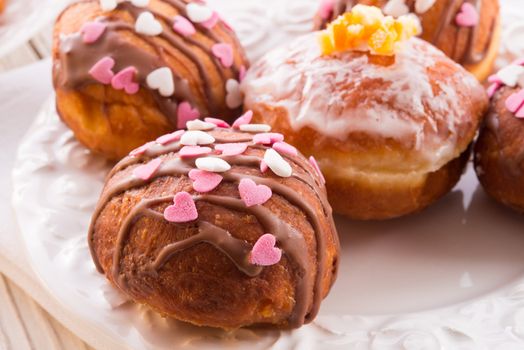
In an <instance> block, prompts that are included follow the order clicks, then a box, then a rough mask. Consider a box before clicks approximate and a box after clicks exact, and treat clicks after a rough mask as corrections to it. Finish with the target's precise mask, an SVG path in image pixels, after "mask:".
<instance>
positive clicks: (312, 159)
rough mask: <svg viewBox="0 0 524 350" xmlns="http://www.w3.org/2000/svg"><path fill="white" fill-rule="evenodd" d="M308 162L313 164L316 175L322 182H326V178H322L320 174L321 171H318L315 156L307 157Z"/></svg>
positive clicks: (322, 175)
mask: <svg viewBox="0 0 524 350" xmlns="http://www.w3.org/2000/svg"><path fill="white" fill-rule="evenodd" d="M309 163H310V164H311V165H312V166H313V168H314V169H315V171H316V172H317V175H318V177H320V180H321V181H322V183H323V184H325V183H326V179H325V178H324V174H322V171H320V167H319V166H318V163H317V160H316V159H315V157H313V156H311V157H309Z"/></svg>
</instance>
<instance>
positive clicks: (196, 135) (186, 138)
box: [180, 130, 215, 146]
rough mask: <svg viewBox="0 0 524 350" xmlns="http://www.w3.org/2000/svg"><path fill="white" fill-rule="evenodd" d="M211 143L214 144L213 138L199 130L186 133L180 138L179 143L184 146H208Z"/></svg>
mask: <svg viewBox="0 0 524 350" xmlns="http://www.w3.org/2000/svg"><path fill="white" fill-rule="evenodd" d="M213 142H215V138H214V137H213V136H211V135H209V134H208V133H207V132H203V131H200V130H192V131H187V132H185V133H184V135H182V137H181V138H180V143H181V144H182V145H184V146H197V145H209V144H212V143H213Z"/></svg>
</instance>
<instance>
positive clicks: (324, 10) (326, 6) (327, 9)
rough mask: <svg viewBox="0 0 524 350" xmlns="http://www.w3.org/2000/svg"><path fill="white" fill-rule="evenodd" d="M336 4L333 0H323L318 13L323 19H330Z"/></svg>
mask: <svg viewBox="0 0 524 350" xmlns="http://www.w3.org/2000/svg"><path fill="white" fill-rule="evenodd" d="M334 7H335V4H334V2H333V0H322V2H321V3H320V8H319V9H318V15H319V16H320V18H322V19H323V20H326V19H329V18H330V17H331V14H332V13H333V8H334Z"/></svg>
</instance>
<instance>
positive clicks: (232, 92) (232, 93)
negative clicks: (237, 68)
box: [226, 79, 244, 109]
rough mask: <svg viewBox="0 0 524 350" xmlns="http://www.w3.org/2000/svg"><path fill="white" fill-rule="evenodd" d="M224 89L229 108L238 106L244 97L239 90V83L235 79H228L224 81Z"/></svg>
mask: <svg viewBox="0 0 524 350" xmlns="http://www.w3.org/2000/svg"><path fill="white" fill-rule="evenodd" d="M226 91H227V95H226V105H227V106H228V107H229V108H231V109H235V108H238V107H240V105H242V101H243V99H244V97H243V96H242V91H241V90H240V83H239V82H238V81H236V80H235V79H229V80H228V81H227V82H226Z"/></svg>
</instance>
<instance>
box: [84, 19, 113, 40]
mask: <svg viewBox="0 0 524 350" xmlns="http://www.w3.org/2000/svg"><path fill="white" fill-rule="evenodd" d="M106 28H107V24H105V23H102V22H87V23H84V25H83V26H82V29H80V33H82V41H83V42H84V43H86V44H92V43H94V42H96V41H97V40H98V39H99V38H100V37H101V36H102V34H104V32H105V30H106Z"/></svg>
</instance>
